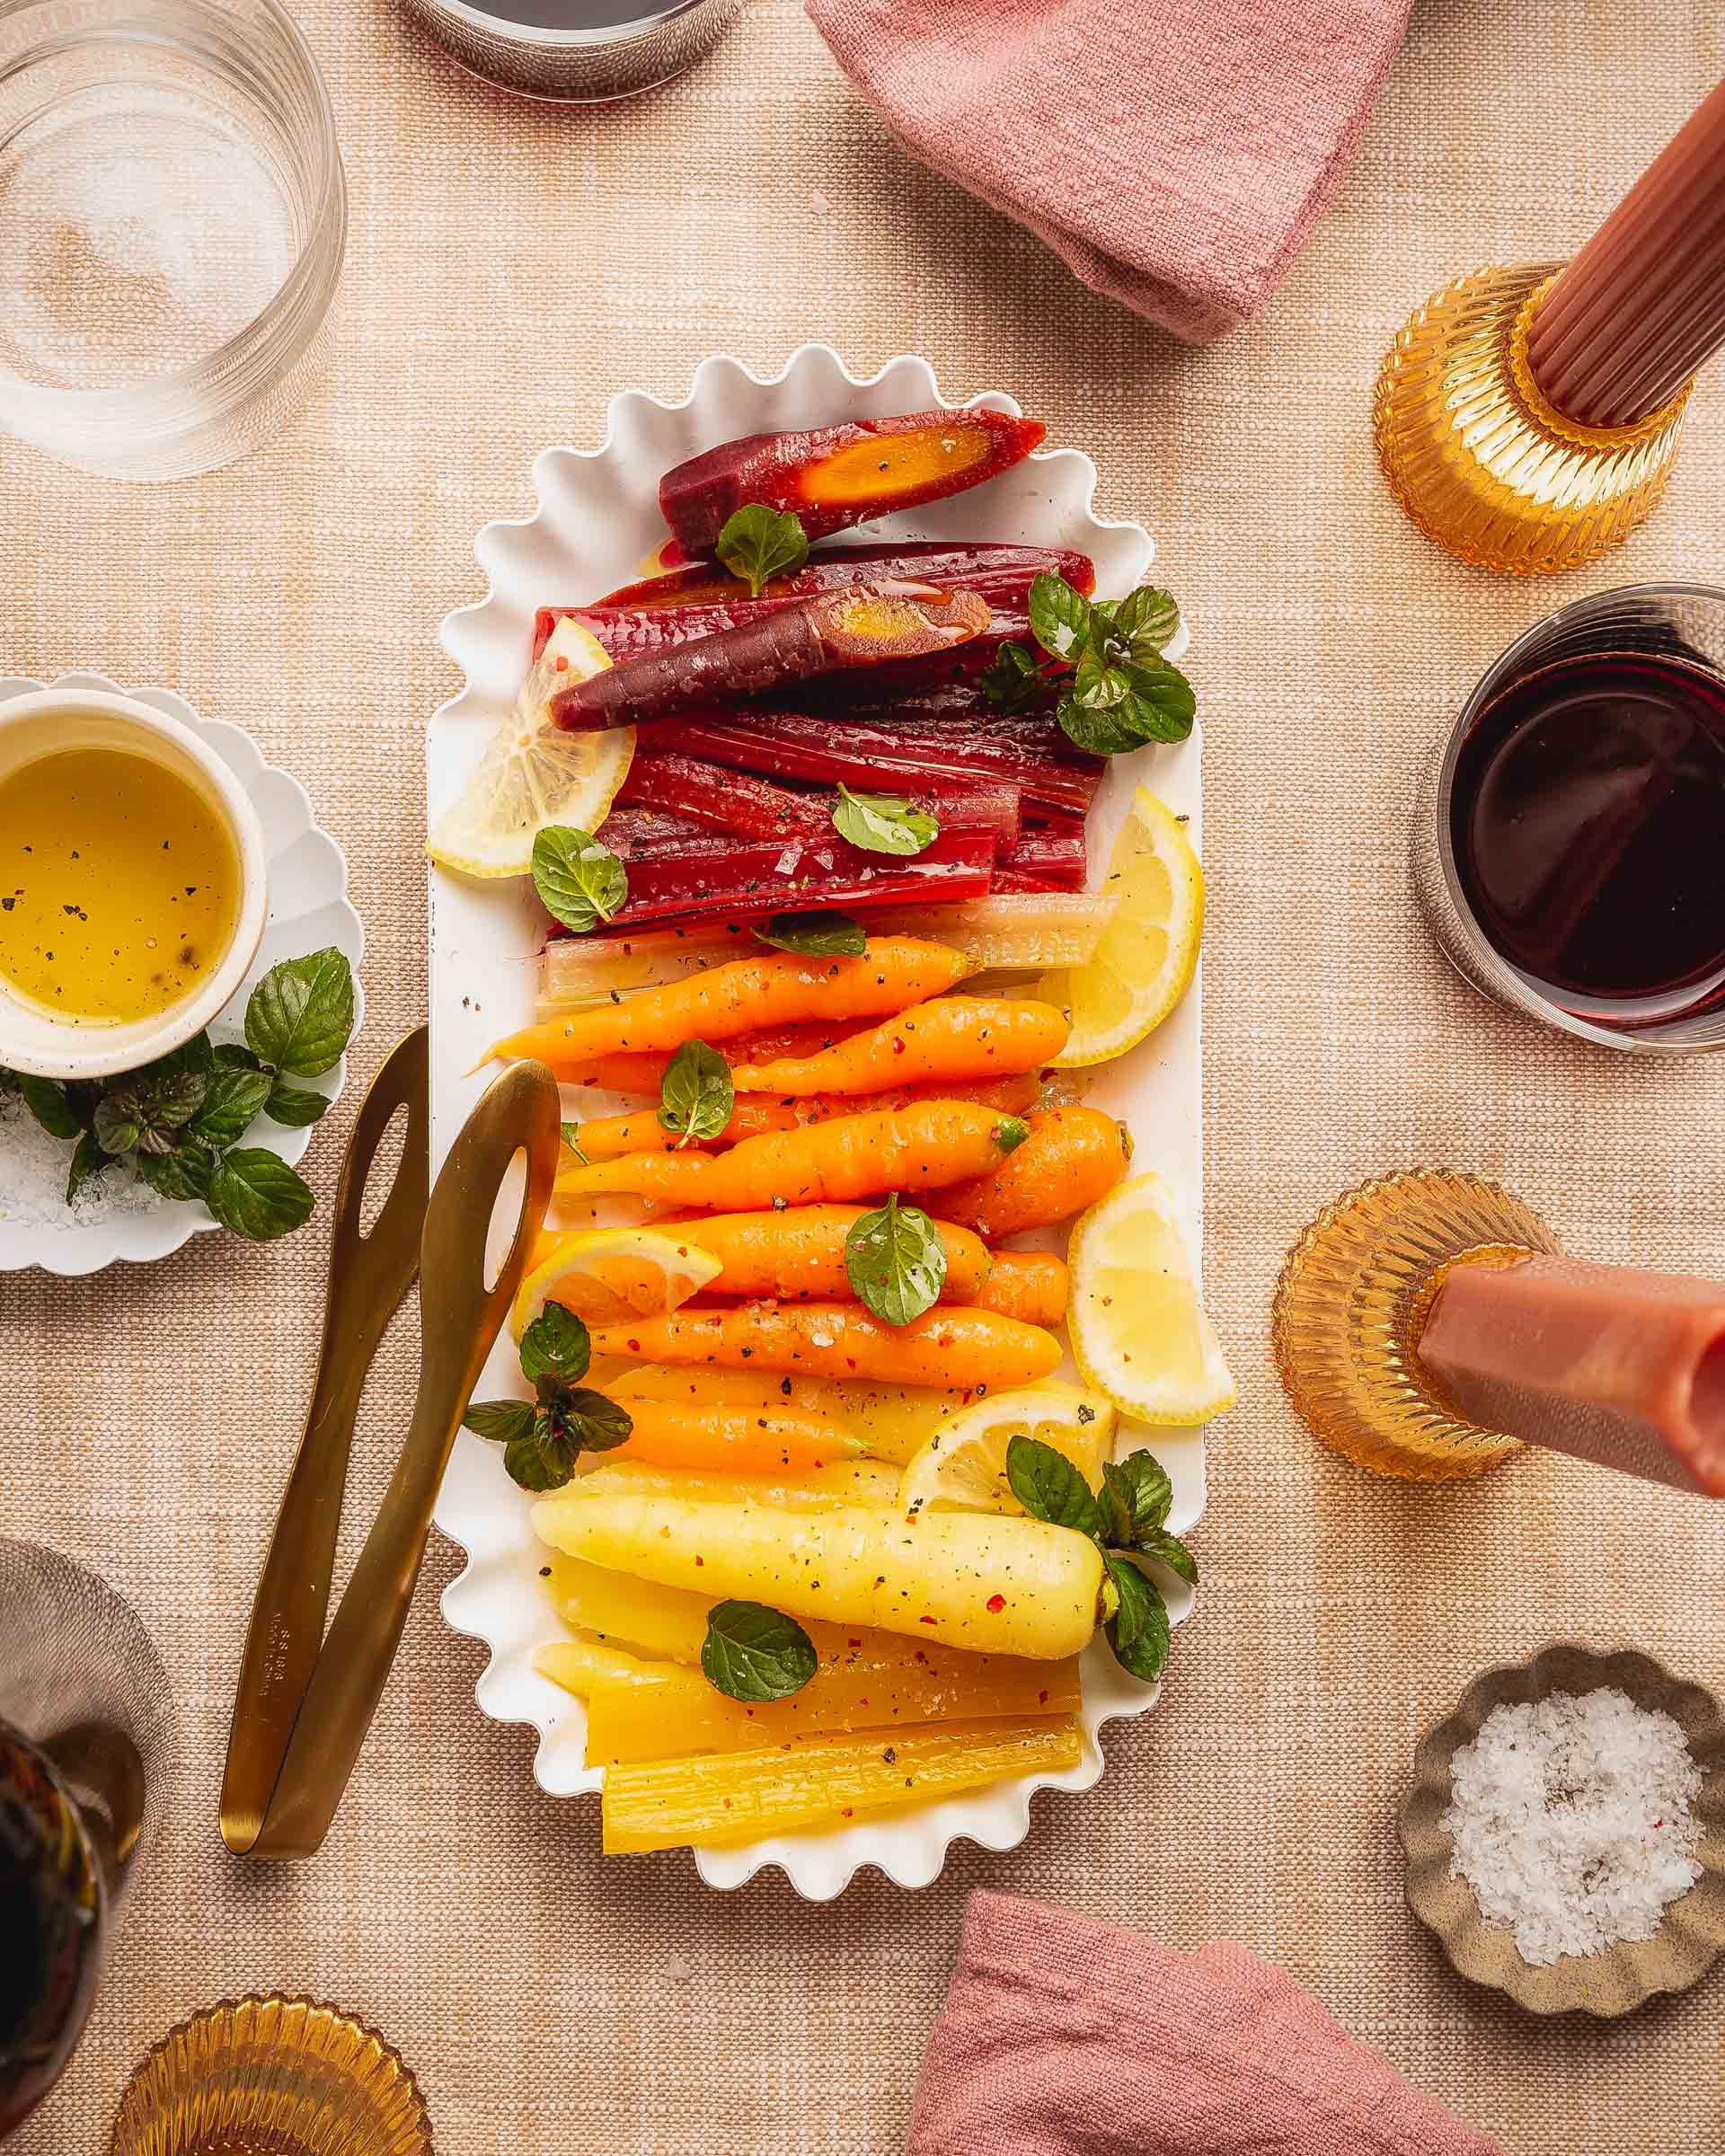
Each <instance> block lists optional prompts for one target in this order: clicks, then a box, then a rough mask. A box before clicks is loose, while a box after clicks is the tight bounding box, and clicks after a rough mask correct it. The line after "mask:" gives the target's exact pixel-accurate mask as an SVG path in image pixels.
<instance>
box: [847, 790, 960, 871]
mask: <svg viewBox="0 0 1725 2156" xmlns="http://www.w3.org/2000/svg"><path fill="white" fill-rule="evenodd" d="M833 827H834V829H835V830H836V832H837V833H838V835H839V836H840V837H841V838H847V839H849V840H850V842H851V844H853V845H854V846H861V847H862V850H863V851H864V853H922V852H923V851H924V849H925V848H926V847H929V846H932V845H933V843H934V841H935V840H936V839H937V838H938V837H939V836H940V835H941V826H940V825H939V823H938V822H937V821H936V820H935V818H934V817H932V816H931V815H930V814H929V813H928V811H927V809H926V808H914V807H913V806H912V805H911V803H910V802H908V801H907V800H900V799H899V797H898V795H897V794H891V793H853V792H852V791H851V790H850V788H849V787H848V786H847V785H846V784H845V782H844V780H843V779H841V780H840V781H839V782H838V800H837V801H836V803H835V804H834V808H833Z"/></svg>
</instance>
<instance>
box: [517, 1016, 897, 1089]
mask: <svg viewBox="0 0 1725 2156" xmlns="http://www.w3.org/2000/svg"><path fill="white" fill-rule="evenodd" d="M855 1030H856V1028H855V1027H854V1026H853V1025H846V1024H844V1023H840V1024H837V1025H831V1026H827V1025H819V1024H811V1025H800V1026H777V1027H774V1029H773V1030H772V1031H771V1032H767V1033H751V1034H749V1035H748V1036H747V1038H744V1039H742V1040H739V1041H736V1042H733V1043H731V1044H730V1053H731V1054H732V1055H735V1056H753V1057H759V1056H818V1055H819V1054H820V1053H821V1052H822V1050H823V1049H826V1048H831V1047H836V1046H837V1045H838V1043H839V1042H840V1041H843V1040H847V1039H848V1038H850V1036H851V1034H852V1033H854V1031H855ZM675 1053H676V1051H675V1050H674V1049H671V1048H661V1049H659V1050H658V1051H656V1052H655V1053H654V1054H652V1055H641V1054H639V1053H637V1052H636V1051H635V1050H633V1049H621V1050H619V1051H618V1052H617V1053H616V1054H615V1055H610V1056H551V1057H549V1058H548V1060H549V1062H550V1065H551V1067H552V1070H553V1072H554V1073H555V1074H556V1076H557V1077H558V1078H559V1079H560V1080H561V1081H562V1083H563V1084H565V1085H592V1086H597V1087H598V1089H599V1090H600V1091H602V1092H607V1093H650V1094H654V1095H657V1093H658V1091H659V1086H660V1085H661V1084H662V1082H664V1077H665V1074H666V1072H667V1071H668V1069H669V1068H670V1062H671V1057H672V1056H673V1055H674V1054H675Z"/></svg>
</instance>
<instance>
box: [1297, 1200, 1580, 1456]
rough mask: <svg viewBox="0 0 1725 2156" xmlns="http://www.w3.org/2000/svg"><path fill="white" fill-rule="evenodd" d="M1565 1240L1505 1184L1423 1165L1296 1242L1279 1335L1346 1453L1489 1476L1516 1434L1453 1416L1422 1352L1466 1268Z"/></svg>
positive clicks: (1312, 1411) (1305, 1398)
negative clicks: (1437, 1300) (1426, 1329)
mask: <svg viewBox="0 0 1725 2156" xmlns="http://www.w3.org/2000/svg"><path fill="white" fill-rule="evenodd" d="M1556 1249H1557V1244H1556V1242H1555V1241H1554V1240H1553V1236H1552V1234H1551V1232H1550V1231H1549V1229H1547V1227H1546V1226H1545V1224H1544V1222H1543V1221H1542V1220H1541V1219H1540V1218H1539V1217H1538V1215H1536V1214H1535V1213H1532V1212H1530V1211H1529V1210H1528V1208H1527V1207H1526V1206H1524V1205H1523V1204H1522V1202H1521V1200H1520V1199H1519V1198H1517V1197H1511V1196H1510V1195H1509V1193H1508V1191H1507V1190H1502V1189H1499V1187H1498V1186H1497V1184H1495V1183H1489V1182H1485V1181H1483V1180H1482V1179H1481V1178H1480V1177H1478V1176H1473V1175H1454V1174H1450V1173H1448V1172H1447V1171H1433V1170H1423V1169H1422V1170H1416V1171H1411V1172H1410V1173H1408V1174H1405V1175H1391V1176H1384V1177H1381V1178H1379V1179H1377V1180H1375V1181H1373V1182H1369V1183H1362V1184H1361V1185H1360V1186H1359V1188H1358V1189H1357V1190H1349V1192H1347V1193H1346V1195H1345V1196H1343V1197H1339V1198H1337V1199H1336V1200H1335V1202H1334V1204H1333V1205H1329V1206H1325V1207H1324V1209H1323V1212H1322V1213H1321V1214H1319V1215H1318V1217H1317V1219H1316V1220H1314V1222H1313V1224H1312V1225H1311V1226H1310V1227H1309V1228H1308V1229H1307V1230H1306V1232H1305V1234H1304V1235H1303V1236H1301V1238H1300V1240H1299V1241H1298V1242H1297V1243H1296V1244H1295V1246H1294V1248H1293V1250H1290V1251H1289V1253H1288V1257H1287V1263H1286V1265H1284V1267H1283V1268H1282V1277H1281V1279H1280V1280H1279V1282H1278V1284H1277V1288H1276V1301H1275V1304H1274V1308H1273V1311H1272V1313H1271V1321H1270V1323H1271V1339H1272V1340H1273V1342H1274V1345H1275V1350H1276V1360H1277V1364H1278V1366H1279V1368H1280V1370H1281V1374H1282V1383H1284V1385H1286V1386H1287V1396H1288V1398H1289V1400H1291V1401H1293V1403H1294V1406H1295V1407H1296V1409H1297V1410H1298V1411H1299V1413H1300V1414H1301V1415H1302V1416H1303V1417H1304V1418H1305V1420H1306V1421H1307V1422H1308V1423H1309V1424H1310V1425H1311V1427H1312V1428H1313V1430H1314V1433H1315V1434H1316V1435H1317V1436H1319V1437H1321V1438H1322V1439H1323V1443H1324V1444H1325V1445H1329V1446H1330V1447H1331V1450H1332V1451H1334V1452H1338V1453H1340V1454H1343V1455H1344V1456H1345V1457H1346V1458H1348V1459H1349V1460H1352V1461H1354V1462H1357V1463H1358V1465H1359V1466H1361V1467H1368V1468H1370V1469H1372V1470H1373V1471H1374V1472H1375V1473H1377V1474H1380V1475H1399V1476H1402V1477H1403V1478H1404V1479H1405V1480H1411V1481H1419V1482H1451V1481H1459V1480H1462V1479H1463V1478H1464V1477H1465V1476H1468V1475H1479V1474H1483V1473H1484V1472H1485V1471H1486V1470H1487V1469H1488V1468H1491V1467H1496V1466H1497V1465H1498V1464H1499V1462H1500V1461H1503V1460H1507V1459H1508V1456H1509V1455H1510V1454H1511V1453H1513V1452H1516V1451H1518V1450H1519V1444H1518V1441H1517V1439H1516V1438H1514V1437H1508V1436H1505V1435H1504V1434H1503V1433H1502V1432H1501V1431H1500V1430H1483V1429H1481V1428H1479V1427H1477V1426H1476V1425H1475V1424H1473V1423H1471V1422H1468V1421H1465V1420H1464V1419H1463V1418H1461V1417H1460V1416H1457V1415H1455V1414H1452V1413H1451V1411H1450V1410H1449V1409H1448V1408H1447V1407H1446V1405H1445V1403H1444V1401H1442V1399H1441V1398H1440V1397H1439V1395H1438V1392H1437V1390H1436V1388H1435V1387H1434V1385H1433V1383H1432V1381H1431V1378H1430V1376H1429V1374H1428V1373H1427V1372H1426V1371H1425V1370H1424V1369H1423V1368H1422V1367H1421V1365H1420V1362H1419V1360H1418V1358H1417V1356H1416V1355H1415V1352H1414V1351H1415V1349H1416V1348H1417V1347H1418V1345H1419V1340H1420V1330H1421V1329H1422V1328H1423V1326H1424V1323H1425V1319H1426V1313H1427V1312H1428V1311H1429V1309H1430V1307H1431V1303H1432V1299H1433V1298H1434V1296H1435V1295H1436V1294H1437V1293H1438V1289H1439V1288H1440V1287H1441V1286H1443V1283H1444V1281H1445V1279H1446V1277H1447V1276H1448V1274H1449V1273H1450V1272H1451V1271H1452V1270H1453V1268H1455V1267H1456V1266H1458V1265H1499V1266H1501V1265H1510V1264H1514V1263H1515V1262H1516V1261H1517V1259H1522V1258H1526V1257H1528V1256H1530V1255H1531V1254H1532V1253H1533V1252H1534V1251H1535V1250H1546V1251H1554V1250H1556Z"/></svg>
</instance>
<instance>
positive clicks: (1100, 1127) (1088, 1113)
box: [941, 1108, 1132, 1239]
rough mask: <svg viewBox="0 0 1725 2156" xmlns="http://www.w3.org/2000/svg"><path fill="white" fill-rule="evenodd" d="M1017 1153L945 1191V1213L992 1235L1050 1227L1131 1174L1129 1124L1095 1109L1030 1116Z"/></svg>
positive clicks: (1071, 1109) (943, 1199)
mask: <svg viewBox="0 0 1725 2156" xmlns="http://www.w3.org/2000/svg"><path fill="white" fill-rule="evenodd" d="M1029 1120H1030V1127H1031V1135H1030V1136H1029V1138H1027V1139H1026V1141H1025V1142H1024V1144H1022V1145H1021V1146H1020V1147H1019V1148H1018V1150H1017V1152H1016V1153H1013V1156H1012V1158H1011V1159H1010V1160H1008V1161H1006V1162H1004V1163H1003V1164H1002V1165H1001V1166H1000V1167H999V1168H996V1169H994V1170H991V1171H989V1172H988V1173H987V1174H986V1175H981V1176H978V1177H977V1180H975V1181H974V1182H969V1183H960V1184H958V1185H956V1186H949V1187H948V1188H946V1189H944V1190H942V1193H941V1213H942V1217H943V1218H945V1219H949V1220H956V1221H959V1222H961V1223H962V1224H963V1225H964V1226H966V1227H967V1228H974V1229H975V1230H976V1231H977V1234H978V1235H986V1236H988V1237H990V1238H991V1239H992V1238H994V1237H996V1236H1001V1235H1017V1234H1019V1233H1022V1231H1023V1230H1024V1229H1026V1228H1046V1227H1048V1226H1049V1225H1050V1224H1052V1223H1053V1222H1055V1221H1057V1220H1067V1219H1070V1218H1071V1216H1072V1215H1073V1214H1075V1213H1082V1212H1083V1211H1084V1207H1085V1206H1093V1205H1094V1204H1095V1203H1096V1200H1097V1199H1098V1198H1099V1197H1103V1196H1104V1195H1105V1194H1106V1193H1107V1192H1108V1191H1110V1190H1111V1189H1112V1188H1114V1186H1115V1184H1116V1183H1118V1182H1119V1180H1120V1178H1121V1177H1122V1176H1123V1175H1124V1174H1125V1173H1126V1169H1127V1163H1128V1161H1129V1160H1130V1159H1131V1157H1132V1140H1131V1138H1130V1136H1129V1135H1128V1132H1127V1128H1126V1126H1125V1125H1124V1124H1123V1123H1117V1122H1116V1121H1115V1120H1114V1118H1113V1117H1112V1116H1105V1115H1103V1113H1102V1112H1101V1109H1096V1108H1050V1109H1044V1110H1042V1112H1041V1113H1040V1114H1038V1115H1033V1116H1031V1118H1029Z"/></svg>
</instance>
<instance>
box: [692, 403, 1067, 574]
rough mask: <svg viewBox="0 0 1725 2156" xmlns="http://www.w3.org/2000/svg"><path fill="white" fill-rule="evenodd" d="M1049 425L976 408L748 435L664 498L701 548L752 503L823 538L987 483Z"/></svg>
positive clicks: (721, 449)
mask: <svg viewBox="0 0 1725 2156" xmlns="http://www.w3.org/2000/svg"><path fill="white" fill-rule="evenodd" d="M1046 432H1047V429H1045V428H1043V427H1042V426H1040V425H1039V423H1038V422H1037V421H1036V420H1021V419H1013V418H1012V417H1010V416H1009V415H1008V414H1006V413H1004V412H999V411H978V410H975V409H972V410H969V411H912V412H903V413H900V414H898V415H897V416H896V417H894V418H891V419H882V420H846V421H845V422H844V423H842V424H841V425H839V426H836V427H818V428H815V429H810V430H809V432H807V433H802V434H751V435H746V436H745V437H743V438H742V439H741V440H740V441H735V442H722V443H721V444H720V446H718V447H717V448H716V449H709V450H707V451H706V452H705V454H704V455H701V456H695V457H691V458H690V459H689V461H688V462H687V463H686V464H678V465H677V468H676V469H675V470H674V471H671V472H668V473H666V474H665V476H664V478H663V479H662V480H660V482H659V508H661V509H662V510H663V511H664V513H665V521H666V523H667V524H668V525H669V526H670V527H671V529H672V531H673V532H675V533H676V535H677V538H678V540H679V541H680V542H681V543H682V544H683V545H684V546H685V547H686V549H687V550H688V551H689V552H691V553H707V552H711V551H712V547H713V545H714V543H715V542H716V541H717V539H718V537H719V535H720V533H721V531H722V530H723V529H724V527H725V524H726V522H727V520H728V519H729V518H730V517H732V516H733V515H734V514H735V513H736V511H737V510H739V509H740V508H743V507H744V505H745V504H746V503H749V502H763V503H765V505H766V507H767V508H772V509H781V510H783V509H790V510H792V511H794V512H795V514H796V515H797V517H800V518H801V522H802V528H803V530H804V531H805V532H806V533H807V534H808V535H809V537H810V538H811V539H818V538H821V537H823V536H824V535H826V534H827V533H828V532H836V531H841V530H843V529H844V528H845V526H847V525H853V524H861V523H862V522H863V521H864V520H865V519H866V518H868V517H885V516H889V515H890V514H891V513H892V512H893V511H894V510H895V509H908V508H916V506H917V505H918V504H919V503H922V502H925V501H939V500H941V499H942V498H943V497H945V496H946V495H949V494H958V493H961V492H962V491H963V490H965V489H966V488H967V487H974V486H977V485H979V484H980V483H981V482H983V481H984V480H986V479H992V478H993V477H994V476H995V473H998V472H1004V471H1005V470H1006V469H1007V468H1008V466H1009V465H1012V464H1017V463H1018V462H1019V461H1020V460H1021V459H1022V458H1023V457H1026V456H1028V455H1030V453H1031V450H1032V449H1034V448H1035V447H1036V446H1038V444H1039V442H1040V441H1041V440H1042V437H1043V436H1044V434H1045V433H1046Z"/></svg>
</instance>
